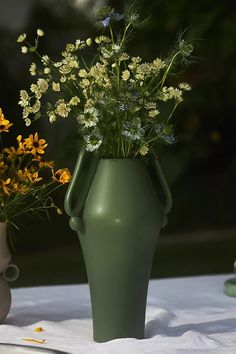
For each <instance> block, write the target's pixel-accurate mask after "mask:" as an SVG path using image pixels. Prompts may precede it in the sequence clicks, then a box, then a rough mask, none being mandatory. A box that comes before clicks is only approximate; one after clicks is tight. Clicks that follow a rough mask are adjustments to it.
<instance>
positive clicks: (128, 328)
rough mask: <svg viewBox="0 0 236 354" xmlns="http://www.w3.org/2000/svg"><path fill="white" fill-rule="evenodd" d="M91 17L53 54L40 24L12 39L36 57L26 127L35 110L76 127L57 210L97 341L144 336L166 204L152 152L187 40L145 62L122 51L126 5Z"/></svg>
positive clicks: (128, 14) (184, 86)
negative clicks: (86, 291)
mask: <svg viewBox="0 0 236 354" xmlns="http://www.w3.org/2000/svg"><path fill="white" fill-rule="evenodd" d="M94 20H95V23H96V26H97V28H98V29H99V31H100V33H99V34H97V35H95V36H94V38H78V39H75V41H74V42H73V43H68V44H67V45H66V46H65V48H64V49H63V50H62V52H61V54H60V59H59V60H53V59H52V58H50V57H49V56H48V55H46V54H43V55H41V54H40V53H39V51H38V44H39V39H40V37H42V36H43V35H44V32H43V31H42V30H41V29H38V30H37V37H36V39H35V42H34V43H33V44H31V43H30V42H29V41H28V38H27V35H26V34H22V35H20V36H19V38H18V40H17V41H18V42H19V43H21V44H22V48H21V50H22V52H23V53H28V52H30V53H34V54H36V58H38V59H39V61H38V62H37V63H36V62H33V63H32V64H31V66H30V68H29V71H30V74H31V75H32V77H33V79H34V78H35V79H34V80H33V83H32V84H31V86H30V88H29V90H21V91H20V101H19V104H20V106H21V107H22V109H23V119H24V120H25V123H26V125H27V126H28V125H30V124H31V122H32V121H33V120H37V119H39V118H40V117H41V116H42V117H43V118H45V117H48V119H49V121H50V123H55V122H56V121H57V120H58V119H59V118H61V119H64V120H66V119H68V118H69V117H71V118H74V120H75V122H76V124H77V127H78V135H79V138H78V146H79V147H80V153H79V156H78V160H77V163H76V165H75V169H74V173H73V176H72V180H71V183H70V184H69V187H68V189H67V193H66V197H65V209H66V212H67V214H68V215H69V216H70V226H71V228H72V229H73V230H75V231H77V233H78V236H79V239H80V243H81V246H82V250H83V254H84V258H85V263H86V268H87V274H88V280H89V285H90V292H91V302H92V312H93V330H94V339H95V340H96V341H98V342H103V341H107V340H110V339H114V338H119V337H135V338H144V324H145V309H146V297H147V289H148V281H149V277H150V270H151V265H152V260H153V255H154V250H155V247H156V242H157V238H158V235H159V232H160V230H161V228H162V227H163V226H165V225H166V223H167V216H166V214H167V213H168V212H169V211H170V209H171V205H172V199H171V194H170V191H169V188H168V185H167V183H166V181H165V178H164V175H163V173H162V171H161V168H160V165H159V163H158V161H157V159H156V158H155V157H154V156H153V155H154V154H156V152H157V151H158V149H159V147H160V145H163V144H166V145H170V144H174V143H175V142H176V136H175V133H174V129H173V124H172V118H173V114H174V111H175V110H176V108H177V106H178V105H179V104H180V103H181V102H182V101H183V95H184V92H186V91H190V89H191V87H190V85H189V84H188V83H186V82H177V75H176V74H177V73H178V72H179V70H181V69H182V67H183V66H184V65H185V64H186V63H187V62H188V61H189V60H190V58H191V53H192V51H193V47H192V44H191V43H190V42H188V41H185V40H184V39H183V38H180V39H179V41H178V42H177V44H176V45H175V47H174V49H173V50H172V51H171V53H170V55H169V56H167V57H166V58H155V59H153V60H152V61H151V62H147V61H145V60H144V59H142V58H141V57H140V56H131V55H130V54H129V53H128V51H127V45H128V42H129V40H130V38H131V36H132V35H133V32H134V31H135V29H138V28H139V27H141V26H142V25H144V22H145V21H141V20H140V16H139V13H138V12H137V11H136V10H135V6H130V7H127V8H126V9H125V10H124V13H122V14H120V13H117V12H116V11H115V10H114V9H112V8H110V7H104V8H102V9H101V10H99V11H98V12H97V13H95V14H94ZM91 53H92V55H91ZM143 157H144V158H143ZM160 187H161V189H162V193H160Z"/></svg>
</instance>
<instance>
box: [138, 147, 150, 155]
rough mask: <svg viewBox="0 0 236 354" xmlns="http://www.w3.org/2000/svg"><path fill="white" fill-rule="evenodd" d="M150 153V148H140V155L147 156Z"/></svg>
mask: <svg viewBox="0 0 236 354" xmlns="http://www.w3.org/2000/svg"><path fill="white" fill-rule="evenodd" d="M148 151H149V148H148V147H147V146H146V145H144V146H142V147H141V148H140V150H139V153H140V155H142V156H145V155H147V153H148Z"/></svg>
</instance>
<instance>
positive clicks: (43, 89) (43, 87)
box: [37, 79, 48, 93]
mask: <svg viewBox="0 0 236 354" xmlns="http://www.w3.org/2000/svg"><path fill="white" fill-rule="evenodd" d="M37 85H38V88H39V90H40V92H42V93H44V92H46V91H47V89H48V83H47V81H46V80H44V79H38V81H37Z"/></svg>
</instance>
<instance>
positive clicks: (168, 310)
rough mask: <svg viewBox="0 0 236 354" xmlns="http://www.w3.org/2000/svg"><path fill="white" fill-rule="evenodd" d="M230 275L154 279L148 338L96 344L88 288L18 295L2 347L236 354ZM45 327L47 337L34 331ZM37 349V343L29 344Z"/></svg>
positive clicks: (0, 336) (110, 353)
mask: <svg viewBox="0 0 236 354" xmlns="http://www.w3.org/2000/svg"><path fill="white" fill-rule="evenodd" d="M229 276H230V275H218V276H201V277H186V278H172V279H161V280H152V281H150V284H149V293H148V305H147V315H146V338H145V339H144V340H137V339H131V338H127V339H117V340H113V341H110V342H106V343H102V344H98V343H94V342H93V340H92V320H91V307H90V299H89V290H88V285H68V286H46V287H32V288H19V289H13V290H12V308H11V311H10V313H9V316H8V318H7V320H6V321H5V323H4V324H2V325H0V342H2V343H14V344H27V343H26V342H24V341H22V338H35V339H45V343H44V344H33V345H35V346H38V347H41V348H54V349H58V350H62V351H65V352H68V353H71V354H80V353H86V354H97V353H99V354H118V353H122V354H126V353H127V354H139V353H155V354H157V353H160V354H167V353H168V354H170V353H171V354H175V353H179V354H186V353H188V354H190V353H194V354H198V353H212V354H218V353H224V354H231V353H232V354H235V353H236V298H231V297H228V296H226V295H225V294H224V293H223V289H224V287H223V283H224V280H225V279H227V278H228V277H229ZM35 327H42V328H44V331H43V332H41V333H36V332H34V328H35ZM29 345H32V343H29Z"/></svg>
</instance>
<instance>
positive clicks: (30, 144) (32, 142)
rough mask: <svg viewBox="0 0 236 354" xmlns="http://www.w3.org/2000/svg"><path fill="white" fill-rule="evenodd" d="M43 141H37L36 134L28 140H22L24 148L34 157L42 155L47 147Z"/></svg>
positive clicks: (31, 135)
mask: <svg viewBox="0 0 236 354" xmlns="http://www.w3.org/2000/svg"><path fill="white" fill-rule="evenodd" d="M47 145H48V144H47V143H46V140H45V139H39V136H38V133H35V134H34V135H33V134H30V136H29V137H28V138H26V139H25V140H24V146H25V147H26V149H27V152H28V153H30V154H32V155H36V154H44V152H45V151H44V149H45V148H46V147H47Z"/></svg>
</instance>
